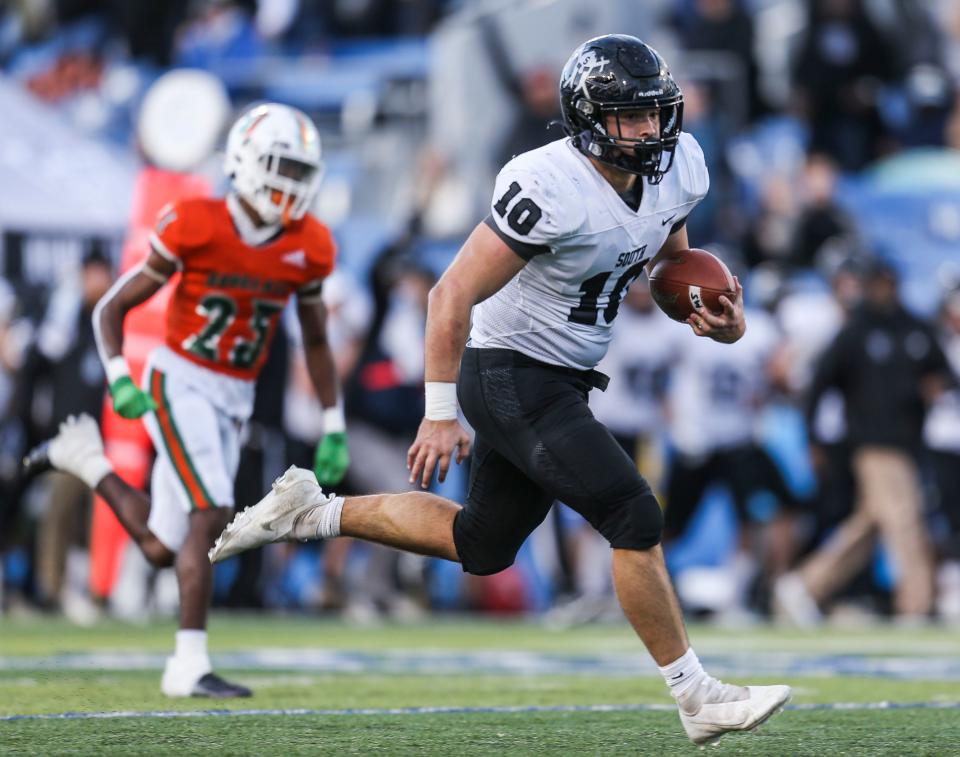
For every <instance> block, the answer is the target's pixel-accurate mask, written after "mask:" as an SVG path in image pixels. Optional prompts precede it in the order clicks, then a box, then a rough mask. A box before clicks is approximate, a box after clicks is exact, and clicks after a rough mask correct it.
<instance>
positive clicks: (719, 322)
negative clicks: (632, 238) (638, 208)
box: [646, 225, 747, 344]
mask: <svg viewBox="0 0 960 757" xmlns="http://www.w3.org/2000/svg"><path fill="white" fill-rule="evenodd" d="M689 249H690V239H689V238H688V237H687V227H686V225H683V226H681V227H680V228H679V229H677V230H676V231H674V232H673V233H672V234H670V236H668V237H667V239H666V241H665V242H664V243H663V246H662V247H661V248H660V249H659V250H658V251H657V254H656V255H654V256H653V257H652V258H651V259H650V260H649V262H648V263H647V266H646V268H647V273H649V272H650V271H652V270H653V267H654V266H655V265H656V264H657V263H658V262H660V260H662V259H663V258H665V257H667V256H668V255H671V254H672V253H674V252H679V251H680V250H689ZM733 283H734V286H735V287H736V294H735V295H734V298H733V299H732V300H731V299H729V298H727V297H725V296H724V295H720V298H719V301H720V304H721V305H722V306H723V312H722V313H721V314H720V315H715V314H714V313H711V312H710V310H709V309H708V308H702V309H701V310H700V311H699V312H698V313H694V314H692V315H691V316H690V317H689V318H688V319H687V323H689V324H690V328H692V329H693V333H694V334H696V335H697V336H708V337H710V338H711V339H713V340H714V341H715V342H724V343H726V344H732V343H733V342H735V341H737V340H738V339H739V338H740V337H742V336H743V335H744V332H746V330H747V320H746V318H745V317H744V314H743V287H742V286H740V280H739V279H738V278H737V277H736V276H734V277H733Z"/></svg>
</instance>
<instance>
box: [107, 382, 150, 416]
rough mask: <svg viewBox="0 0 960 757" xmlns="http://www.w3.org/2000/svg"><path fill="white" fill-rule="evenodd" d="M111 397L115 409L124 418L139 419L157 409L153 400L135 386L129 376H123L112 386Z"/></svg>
mask: <svg viewBox="0 0 960 757" xmlns="http://www.w3.org/2000/svg"><path fill="white" fill-rule="evenodd" d="M110 396H111V397H113V409H114V410H116V411H117V414H118V415H120V416H122V417H124V418H131V419H133V418H139V417H140V416H141V415H144V414H146V413H148V412H150V411H151V410H156V409H157V403H156V402H154V401H153V398H152V397H151V396H150V395H149V394H147V393H146V392H144V391H142V390H141V389H140V388H139V387H138V386H137V385H136V384H134V383H133V379H132V378H130V377H129V376H121V377H120V378H118V379H117V380H116V381H114V382H113V384H111V385H110Z"/></svg>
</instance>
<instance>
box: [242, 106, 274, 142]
mask: <svg viewBox="0 0 960 757" xmlns="http://www.w3.org/2000/svg"><path fill="white" fill-rule="evenodd" d="M258 110H259V109H258ZM268 112H269V111H267V110H266V109H263V110H261V111H260V113H256V112H255V111H254V112H253V113H251V114H250V123H249V125H247V126H245V127H244V129H243V133H244V135H245V136H247V137H249V136H250V134H251V133H252V132H253V130H254V129H256V128H257V124H259V123H260V122H261V121H262V120H263V119H265V118H266V117H267V113H268Z"/></svg>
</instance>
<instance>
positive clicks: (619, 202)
mask: <svg viewBox="0 0 960 757" xmlns="http://www.w3.org/2000/svg"><path fill="white" fill-rule="evenodd" d="M566 143H567V147H568V149H569V150H570V152H571V153H573V156H574V158H576V160H577V161H579V163H580V165H581V166H582V167H583V169H584V170H585V171H586V173H587V174H588V175H589V176H590V178H591V179H592V180H593V182H594V183H595V184H596V185H597V187H599V188H600V195H601V196H602V197H603V198H604V201H605V202H606V204H607V206H608V207H610V206H616V207H618V208H621V209H624V210H627V211H629V212H630V213H633V214H634V215H636V216H640V217H643V216H647V215H650V208H651V207H652V206H653V205H655V204H656V201H657V199H658V197H659V195H660V185H659V184H649V183H647V184H644V187H643V189H642V191H641V193H640V204H639V206H638V207H636V208H633V207H631V206H630V204H629V203H627V201H626V200H625V199H624V198H623V197H622V196H621V195H620V194H619V193H618V192H617V190H616V189H614V188H613V185H612V184H611V183H610V182H609V181H607V180H606V179H605V178H604V177H603V175H602V174H601V173H600V172H599V171H598V170H597V169H596V167H595V166H594V165H593V163H591V162H590V159H589V158H588V157H587V156H586V155H584V154H583V153H582V152H580V151H579V150H578V149H577V148H576V147H575V146H574V144H573V141H572V140H571V139H570V138H569V137H568V138H567V140H566ZM637 178H638V180H640V181H642V180H643V177H642V176H638V177H637Z"/></svg>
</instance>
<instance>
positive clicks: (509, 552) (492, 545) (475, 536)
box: [453, 508, 523, 576]
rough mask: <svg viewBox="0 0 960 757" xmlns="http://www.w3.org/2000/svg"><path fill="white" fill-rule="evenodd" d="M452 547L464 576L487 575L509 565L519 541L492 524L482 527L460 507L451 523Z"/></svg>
mask: <svg viewBox="0 0 960 757" xmlns="http://www.w3.org/2000/svg"><path fill="white" fill-rule="evenodd" d="M453 544H454V546H455V547H456V548H457V556H458V557H459V558H460V564H461V565H462V566H463V571H464V572H465V573H470V574H472V575H474V576H489V575H492V574H494V573H499V572H500V571H501V570H506V569H507V568H509V567H510V566H511V565H513V561H514V560H515V559H516V557H517V552H518V551H519V550H520V546H521V544H523V541H522V540H521V541H519V542H516V539H515V538H513V537H512V535H511V534H509V533H507V532H506V531H505V530H504V529H498V528H496V527H495V525H494V526H492V527H491V526H490V525H488V526H486V527H484V525H483V524H482V523H481V522H480V520H479V519H478V518H476V517H475V516H474V514H473V513H471V512H470V510H469V509H468V508H463V509H462V510H460V512H458V513H457V515H456V517H455V518H454V520H453Z"/></svg>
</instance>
